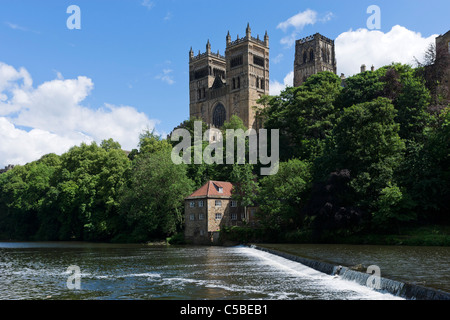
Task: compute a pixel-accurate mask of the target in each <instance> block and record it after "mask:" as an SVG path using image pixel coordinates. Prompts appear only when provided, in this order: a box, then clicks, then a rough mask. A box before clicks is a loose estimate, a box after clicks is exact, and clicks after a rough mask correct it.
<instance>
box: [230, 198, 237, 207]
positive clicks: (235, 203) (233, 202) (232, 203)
mask: <svg viewBox="0 0 450 320" xmlns="http://www.w3.org/2000/svg"><path fill="white" fill-rule="evenodd" d="M231 206H232V207H233V208H236V207H237V201H236V200H231Z"/></svg>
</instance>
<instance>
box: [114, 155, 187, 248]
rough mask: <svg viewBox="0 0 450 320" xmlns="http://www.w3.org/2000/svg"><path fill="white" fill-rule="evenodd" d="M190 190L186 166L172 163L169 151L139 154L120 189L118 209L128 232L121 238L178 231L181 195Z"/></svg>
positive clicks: (161, 235)
mask: <svg viewBox="0 0 450 320" xmlns="http://www.w3.org/2000/svg"><path fill="white" fill-rule="evenodd" d="M192 191H193V182H192V180H190V179H189V178H188V177H187V172H186V165H184V164H181V165H175V164H174V163H173V162H172V160H171V157H170V152H168V151H167V150H161V151H158V152H156V153H152V154H149V153H145V154H143V155H140V156H139V157H138V158H137V160H136V162H135V164H134V166H133V169H132V171H131V173H130V176H129V179H128V181H127V184H126V185H124V186H123V188H122V189H121V197H120V211H121V215H122V216H124V219H125V220H126V222H127V225H128V230H129V231H130V233H129V235H128V236H127V235H125V237H130V238H129V240H133V241H138V242H143V241H149V240H153V239H165V238H166V237H167V236H170V235H172V234H174V233H175V232H177V231H179V230H180V229H181V227H182V224H183V214H184V198H185V197H187V196H188V195H189V194H191V193H192ZM122 236H123V235H122Z"/></svg>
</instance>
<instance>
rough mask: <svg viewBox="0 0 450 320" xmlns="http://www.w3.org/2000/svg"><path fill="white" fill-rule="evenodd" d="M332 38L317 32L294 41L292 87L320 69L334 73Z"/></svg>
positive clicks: (334, 59) (334, 61)
mask: <svg viewBox="0 0 450 320" xmlns="http://www.w3.org/2000/svg"><path fill="white" fill-rule="evenodd" d="M336 65H337V64H336V55H335V50H334V40H331V39H328V38H326V37H324V36H322V35H321V34H319V33H316V34H314V35H312V36H309V37H306V38H303V39H300V40H297V41H296V42H295V61H294V87H298V86H300V85H301V84H302V83H303V82H305V81H306V79H308V77H309V76H311V75H313V74H316V73H318V72H321V71H330V72H333V73H335V74H336V72H337V68H336Z"/></svg>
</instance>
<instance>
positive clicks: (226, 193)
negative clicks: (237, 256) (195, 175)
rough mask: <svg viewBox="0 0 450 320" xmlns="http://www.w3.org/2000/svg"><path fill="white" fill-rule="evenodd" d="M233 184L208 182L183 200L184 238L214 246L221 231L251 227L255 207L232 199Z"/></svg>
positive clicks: (254, 215) (254, 219)
mask: <svg viewBox="0 0 450 320" xmlns="http://www.w3.org/2000/svg"><path fill="white" fill-rule="evenodd" d="M232 190H233V185H232V184H231V183H230V182H224V181H208V182H207V183H206V184H204V185H203V186H202V187H201V188H200V189H198V190H196V191H195V192H194V193H192V194H191V195H190V196H189V197H187V198H186V199H185V239H186V241H188V242H190V243H193V244H214V243H218V241H219V235H220V230H221V228H223V227H225V226H227V227H230V226H242V225H253V226H254V225H255V224H256V222H257V220H256V209H257V208H256V207H250V208H249V207H247V210H245V208H244V207H241V206H240V205H239V203H238V201H236V200H233V199H232Z"/></svg>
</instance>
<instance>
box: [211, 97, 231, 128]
mask: <svg viewBox="0 0 450 320" xmlns="http://www.w3.org/2000/svg"><path fill="white" fill-rule="evenodd" d="M226 118H227V112H226V111H225V107H224V106H223V105H222V104H221V103H219V104H218V105H217V106H216V107H215V108H214V112H213V118H212V124H213V126H214V127H216V128H221V127H222V126H223V124H224V123H225V120H226Z"/></svg>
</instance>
